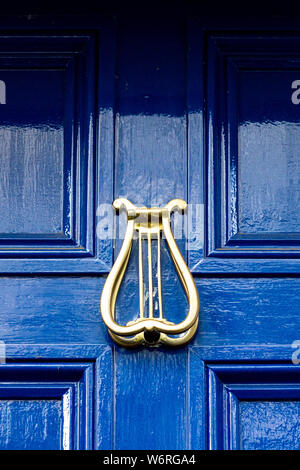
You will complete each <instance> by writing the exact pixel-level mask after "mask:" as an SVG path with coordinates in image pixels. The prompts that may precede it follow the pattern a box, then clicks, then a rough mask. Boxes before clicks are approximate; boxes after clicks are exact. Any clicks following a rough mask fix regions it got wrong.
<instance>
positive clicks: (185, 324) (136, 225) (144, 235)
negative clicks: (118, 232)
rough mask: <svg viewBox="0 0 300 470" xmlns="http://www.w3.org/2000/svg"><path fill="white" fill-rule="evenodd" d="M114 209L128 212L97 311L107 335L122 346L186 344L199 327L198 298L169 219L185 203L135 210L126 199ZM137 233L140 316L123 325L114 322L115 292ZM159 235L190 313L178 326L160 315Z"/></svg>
mask: <svg viewBox="0 0 300 470" xmlns="http://www.w3.org/2000/svg"><path fill="white" fill-rule="evenodd" d="M113 206H114V208H115V209H116V210H120V209H121V208H125V210H126V212H127V228H126V232H125V237H124V241H123V245H122V247H121V250H120V253H119V255H118V257H117V259H116V261H115V264H114V265H113V267H112V269H111V271H110V273H109V275H108V277H107V280H106V282H105V285H104V287H103V291H102V295H101V302H100V309H101V314H102V318H103V321H104V323H105V324H106V326H107V328H108V332H109V334H110V336H111V337H112V338H113V339H114V340H115V341H116V343H118V344H120V345H122V346H128V347H132V346H138V345H141V344H143V345H152V346H154V345H158V344H160V343H164V344H167V345H171V346H180V345H183V344H185V343H187V342H188V341H189V340H190V339H191V338H192V337H193V336H194V334H195V332H196V330H197V326H198V314H199V297H198V291H197V288H196V286H195V283H194V279H193V277H192V275H191V273H190V271H189V269H188V267H187V265H186V263H185V261H184V259H183V257H182V256H181V253H180V251H179V249H178V247H177V244H176V242H175V239H174V237H173V234H172V231H171V226H170V217H171V213H172V212H173V211H174V210H175V209H180V210H181V211H184V209H185V208H186V206H187V204H186V202H185V201H183V200H182V199H173V200H172V201H170V202H169V203H168V204H167V205H166V206H165V207H162V208H158V207H152V208H150V209H148V208H146V207H136V206H134V205H133V204H132V203H131V202H130V201H128V200H127V199H125V198H119V199H116V200H115V201H114V203H113ZM135 231H137V232H138V247H139V309H140V311H139V316H138V318H137V319H136V320H135V321H130V322H128V323H127V325H126V326H122V325H119V324H118V323H117V322H116V321H115V304H116V299H117V295H118V291H119V288H120V285H121V282H122V279H123V276H124V273H125V271H126V267H127V264H128V261H129V257H130V252H131V247H132V240H133V236H134V234H135ZM162 232H163V233H164V235H165V238H166V240H167V243H168V247H169V250H170V253H171V257H172V260H173V262H174V265H175V268H176V271H177V273H178V276H179V278H180V280H181V283H182V285H183V288H184V291H185V294H186V296H187V300H188V303H189V310H188V314H187V316H186V318H185V319H184V320H183V321H182V322H181V323H178V324H174V323H172V322H170V321H167V320H166V319H165V318H164V316H163V306H162V285H161V261H160V240H161V236H162ZM143 239H146V240H147V242H148V246H147V248H148V250H147V254H148V283H149V300H148V302H149V303H148V305H149V307H148V317H145V315H144V286H143V255H142V240H143ZM151 239H157V288H158V307H159V309H158V310H159V316H158V317H154V314H153V284H152V256H151V253H152V251H151Z"/></svg>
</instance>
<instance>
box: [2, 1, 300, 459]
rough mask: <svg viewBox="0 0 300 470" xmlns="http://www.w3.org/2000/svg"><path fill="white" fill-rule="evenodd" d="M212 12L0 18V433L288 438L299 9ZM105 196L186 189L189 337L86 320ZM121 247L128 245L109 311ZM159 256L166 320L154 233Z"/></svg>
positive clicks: (103, 254)
mask: <svg viewBox="0 0 300 470" xmlns="http://www.w3.org/2000/svg"><path fill="white" fill-rule="evenodd" d="M195 8H196V7H195ZM208 13H209V12H208ZM211 13H212V12H210V15H209V14H208V15H207V16H206V17H204V16H203V15H202V14H201V11H199V10H198V11H197V9H194V10H193V8H191V6H190V5H183V4H180V5H176V8H175V7H174V8H173V9H172V10H171V9H170V8H169V9H168V8H167V7H165V8H164V7H163V6H157V5H156V6H155V7H154V6H153V9H152V10H151V11H149V12H148V14H147V15H146V16H144V15H142V14H141V12H140V10H139V8H137V9H133V8H131V9H130V8H127V11H126V9H124V8H118V7H117V6H110V7H108V6H107V9H106V11H105V9H104V8H103V7H102V9H101V8H100V7H99V10H98V12H96V13H95V14H90V15H89V14H86V13H85V14H82V15H77V16H76V15H75V16H72V15H67V16H64V15H58V16H55V15H54V14H53V13H52V15H51V14H50V15H48V16H47V15H44V16H39V15H37V16H35V17H34V18H29V16H28V15H20V16H16V15H13V16H10V17H7V18H6V19H5V21H4V20H1V24H0V28H1V30H0V81H1V80H2V81H3V82H4V83H5V87H6V88H5V102H6V104H0V133H1V135H2V137H3V138H2V139H1V142H0V158H1V161H2V164H1V173H0V195H1V197H0V199H1V201H0V206H1V214H0V222H1V227H2V228H1V229H0V272H1V276H0V316H1V322H0V341H2V342H4V343H1V347H2V350H3V351H4V350H5V351H6V363H4V362H3V361H0V362H1V363H0V448H6V449H8V448H11V449H12V448H26V449H31V448H36V449H37V448H43V449H46V448H49V449H50V448H60V449H63V448H65V449H85V448H87V449H92V448H95V449H97V448H101V449H112V448H116V449H148V450H149V449H187V448H191V449H202V448H203V449H204V448H210V449H240V448H249V449H264V448H265V449H274V448H298V447H299V432H298V428H299V399H300V391H299V377H300V376H299V374H300V372H299V371H300V369H299V365H298V364H297V363H294V364H293V363H292V355H293V354H294V356H293V357H294V358H295V357H296V358H297V357H298V356H297V347H298V346H297V345H298V343H295V341H298V340H300V338H299V331H300V322H299V309H300V296H299V292H300V286H299V282H300V280H299V261H300V260H299V240H300V238H299V233H300V230H298V228H299V216H298V211H297V202H298V196H299V194H298V186H299V164H298V163H299V162H298V140H299V139H298V134H299V117H300V114H299V113H300V104H299V106H298V104H297V103H296V101H297V96H296V94H297V88H293V87H292V84H293V83H294V82H296V81H297V80H298V79H299V80H300V75H299V52H298V50H299V47H298V46H299V32H298V28H299V24H298V22H297V18H288V17H286V18H285V19H282V20H281V21H279V20H278V18H270V15H266V16H265V17H263V15H261V16H260V17H256V18H255V19H253V21H252V20H248V19H247V20H246V18H243V17H241V18H238V17H237V18H235V17H233V16H232V17H231V16H230V15H228V16H227V17H226V18H225V17H222V16H220V17H216V16H215V15H213V14H211ZM41 31H43V32H42V33H41ZM16 51H17V52H16ZM47 70H48V71H49V73H47ZM1 74H2V75H1ZM19 82H21V83H22V84H23V87H22V93H21V92H20V88H19V87H18V83H19ZM0 83H1V82H0ZM32 87H34V89H33V88H32ZM2 91H3V90H2ZM293 93H296V94H294V95H293ZM292 96H294V98H293V99H292ZM0 100H2V101H4V98H3V93H2V94H1V93H0ZM295 103H296V104H295ZM119 196H124V197H128V198H129V199H131V200H132V202H133V203H135V204H147V205H154V204H159V205H162V204H165V203H167V202H168V201H169V200H170V199H172V198H174V197H182V198H185V199H187V201H188V202H189V203H190V204H192V205H194V206H196V205H198V206H197V207H198V209H197V210H198V212H197V215H198V219H197V223H198V224H196V229H195V230H196V231H195V232H194V233H193V234H190V233H186V234H185V237H183V238H181V239H178V244H179V246H180V249H181V250H182V252H183V253H184V256H185V257H186V259H187V261H188V263H189V267H190V269H191V270H192V272H193V274H194V277H195V282H196V285H197V288H198V291H199V297H200V304H201V307H200V323H199V329H198V332H197V335H196V336H195V338H194V340H193V342H192V343H191V344H190V345H189V346H187V347H185V348H182V349H178V350H168V349H165V348H161V347H159V348H153V349H151V348H146V349H144V350H141V349H139V350H137V351H125V350H124V349H122V348H119V347H117V346H115V345H114V344H113V343H112V341H111V339H110V337H109V335H108V333H107V331H106V328H105V326H104V324H103V322H102V321H101V318H100V312H99V300H100V293H101V289H102V287H103V283H104V281H105V278H106V275H107V273H108V272H109V270H110V268H111V266H112V261H113V258H114V257H115V256H116V254H117V252H118V250H119V247H120V244H121V240H120V239H119V238H118V239H116V240H114V241H112V240H111V238H110V237H106V236H105V234H106V233H109V230H110V229H111V228H112V216H109V217H108V218H105V216H106V215H107V214H106V212H105V211H106V210H108V207H107V206H104V207H103V206H102V207H101V206H100V205H101V204H111V202H112V201H113V199H114V198H115V197H119ZM194 222H195V220H194V221H193V220H190V221H189V223H191V224H192V226H193V223H194ZM99 223H100V225H99ZM105 224H106V225H105ZM114 228H115V227H114ZM187 239H188V240H187ZM186 242H188V243H186ZM187 248H189V250H187ZM137 261H138V259H137V247H136V244H134V248H133V252H132V257H131V260H130V263H129V267H128V271H127V273H126V274H125V278H124V282H123V285H122V287H121V289H120V295H119V298H118V301H117V317H118V320H119V321H120V322H124V323H126V322H127V321H129V320H132V319H134V318H136V316H137V314H138V300H137V295H138V279H137ZM162 263H163V267H164V271H163V279H162V281H163V304H164V309H165V312H166V315H167V316H168V318H171V319H172V320H173V321H176V322H177V321H180V320H181V319H182V318H184V316H185V313H186V309H187V302H186V299H185V297H184V293H183V290H182V287H181V285H180V282H179V280H178V279H177V276H176V273H175V270H174V267H172V262H171V258H170V255H169V254H168V252H167V249H166V246H165V244H164V243H163V246H162ZM154 267H155V262H154ZM3 351H2V352H3Z"/></svg>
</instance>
